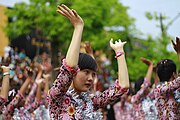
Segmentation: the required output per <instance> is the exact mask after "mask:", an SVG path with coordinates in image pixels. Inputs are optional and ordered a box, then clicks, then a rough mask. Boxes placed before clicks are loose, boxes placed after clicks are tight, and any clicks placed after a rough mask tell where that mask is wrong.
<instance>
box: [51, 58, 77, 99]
mask: <svg viewBox="0 0 180 120" xmlns="http://www.w3.org/2000/svg"><path fill="white" fill-rule="evenodd" d="M77 70H78V68H71V67H69V66H68V65H67V64H66V61H65V59H64V60H63V65H62V66H61V68H60V72H59V75H58V76H57V78H56V80H55V81H54V83H53V86H52V87H51V89H50V90H49V97H50V98H51V99H53V100H59V99H60V98H61V96H63V95H64V94H65V93H66V92H67V90H68V88H69V86H70V85H71V82H72V80H73V77H74V75H75V74H76V72H77Z"/></svg>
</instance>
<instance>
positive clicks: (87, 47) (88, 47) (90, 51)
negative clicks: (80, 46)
mask: <svg viewBox="0 0 180 120" xmlns="http://www.w3.org/2000/svg"><path fill="white" fill-rule="evenodd" d="M84 48H85V50H86V53H88V54H93V49H92V45H91V43H90V42H85V43H84Z"/></svg>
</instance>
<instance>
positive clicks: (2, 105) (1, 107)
mask: <svg viewBox="0 0 180 120" xmlns="http://www.w3.org/2000/svg"><path fill="white" fill-rule="evenodd" d="M6 102H7V100H6V99H4V98H2V97H1V96H0V113H1V112H2V109H3V107H4V104H5V103H6Z"/></svg>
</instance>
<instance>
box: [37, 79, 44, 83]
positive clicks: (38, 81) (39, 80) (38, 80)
mask: <svg viewBox="0 0 180 120" xmlns="http://www.w3.org/2000/svg"><path fill="white" fill-rule="evenodd" d="M43 81H44V79H43V78H40V79H36V81H35V82H36V83H37V84H41V83H42V82H43Z"/></svg>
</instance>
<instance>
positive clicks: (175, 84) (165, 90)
mask: <svg viewBox="0 0 180 120" xmlns="http://www.w3.org/2000/svg"><path fill="white" fill-rule="evenodd" d="M179 86H180V77H178V78H176V79H175V80H173V81H170V82H165V83H164V84H161V85H158V86H157V87H156V90H155V92H156V93H159V94H160V95H167V94H169V93H172V92H174V91H175V90H176V89H178V88H179Z"/></svg>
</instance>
